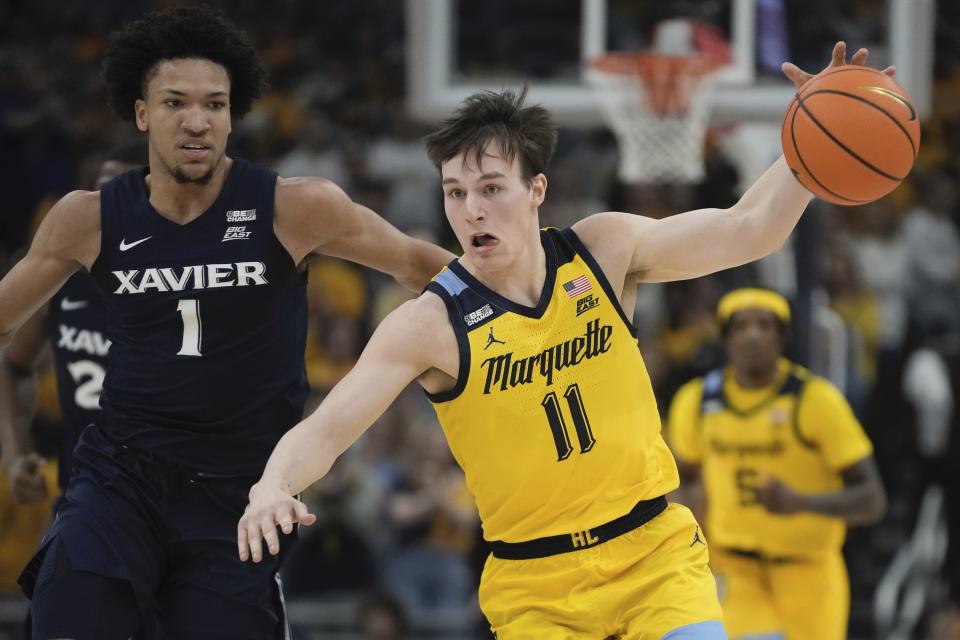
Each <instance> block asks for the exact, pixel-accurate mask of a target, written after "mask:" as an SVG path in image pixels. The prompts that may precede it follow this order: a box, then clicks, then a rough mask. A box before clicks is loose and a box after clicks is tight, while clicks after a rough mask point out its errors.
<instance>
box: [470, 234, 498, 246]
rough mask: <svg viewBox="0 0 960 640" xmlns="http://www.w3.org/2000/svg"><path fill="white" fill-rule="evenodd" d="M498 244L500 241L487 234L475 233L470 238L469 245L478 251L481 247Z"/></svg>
mask: <svg viewBox="0 0 960 640" xmlns="http://www.w3.org/2000/svg"><path fill="white" fill-rule="evenodd" d="M498 242H500V241H499V240H497V238H496V237H495V236H492V235H490V234H489V233H475V234H473V235H472V236H470V244H471V245H473V246H474V247H476V248H478V249H479V248H482V247H492V246H494V245H496V244H497V243H498Z"/></svg>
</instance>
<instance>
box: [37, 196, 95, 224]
mask: <svg viewBox="0 0 960 640" xmlns="http://www.w3.org/2000/svg"><path fill="white" fill-rule="evenodd" d="M47 218H49V219H50V220H51V222H53V223H55V224H57V225H58V226H62V225H65V226H70V227H73V228H76V229H83V228H85V227H95V228H97V229H99V228H100V192H99V191H71V192H70V193H68V194H67V195H65V196H63V197H62V198H60V200H58V201H57V203H56V204H55V205H53V208H52V209H50V213H48V214H47Z"/></svg>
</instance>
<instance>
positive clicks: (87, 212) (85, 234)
mask: <svg viewBox="0 0 960 640" xmlns="http://www.w3.org/2000/svg"><path fill="white" fill-rule="evenodd" d="M34 246H35V247H37V249H38V250H41V251H43V252H45V253H49V254H53V255H57V256H60V257H63V258H69V259H72V260H76V261H78V262H80V263H82V264H83V265H84V266H87V267H89V265H90V264H92V262H93V260H94V259H95V258H96V256H97V254H98V253H99V251H100V192H99V191H72V192H70V193H68V194H67V195H65V196H63V197H62V198H61V199H60V200H59V201H57V203H56V204H55V205H53V208H52V209H50V211H49V212H48V213H47V215H46V217H44V219H43V222H42V223H41V225H40V228H39V229H38V231H37V235H36V238H35V240H34Z"/></svg>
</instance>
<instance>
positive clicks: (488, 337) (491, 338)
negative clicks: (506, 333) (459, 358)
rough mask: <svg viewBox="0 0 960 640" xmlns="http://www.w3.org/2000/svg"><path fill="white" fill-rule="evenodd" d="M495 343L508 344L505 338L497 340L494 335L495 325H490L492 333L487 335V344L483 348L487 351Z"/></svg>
mask: <svg viewBox="0 0 960 640" xmlns="http://www.w3.org/2000/svg"><path fill="white" fill-rule="evenodd" d="M494 343H496V344H507V343H506V342H504V341H503V340H497V339H496V338H494V337H493V327H490V335H489V336H487V346H485V347H484V348H483V350H484V351H486V350H487V349H489V348H490V345H492V344H494Z"/></svg>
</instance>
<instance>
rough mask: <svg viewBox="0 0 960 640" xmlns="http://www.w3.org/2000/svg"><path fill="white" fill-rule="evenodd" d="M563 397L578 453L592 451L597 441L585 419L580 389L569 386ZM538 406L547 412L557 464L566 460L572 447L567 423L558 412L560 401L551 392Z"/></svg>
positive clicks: (585, 414)
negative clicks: (577, 441) (576, 441)
mask: <svg viewBox="0 0 960 640" xmlns="http://www.w3.org/2000/svg"><path fill="white" fill-rule="evenodd" d="M563 397H564V398H566V399H567V405H568V406H569V407H570V416H571V417H572V418H573V426H574V428H575V429H576V431H577V439H578V440H579V441H580V453H586V452H587V451H590V449H593V445H594V444H596V442H597V441H596V439H595V438H594V437H593V431H591V430H590V420H589V419H587V412H586V409H584V407H583V397H582V396H581V395H580V387H578V386H577V384H576V383H574V384H571V385H570V386H569V387H567V390H566V391H564V393H563ZM540 404H541V405H542V406H543V410H544V411H546V412H547V422H549V423H550V431H551V432H553V442H554V444H556V445H557V462H560V461H561V460H566V459H567V458H569V457H570V454H571V453H572V452H573V446H572V445H571V444H570V433H569V431H568V430H567V421H566V420H564V419H563V413H562V412H561V411H560V400H559V399H558V398H557V394H556V393H555V392H553V391H551V392H550V393H548V394H547V395H545V396H544V397H543V402H541V403H540Z"/></svg>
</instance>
